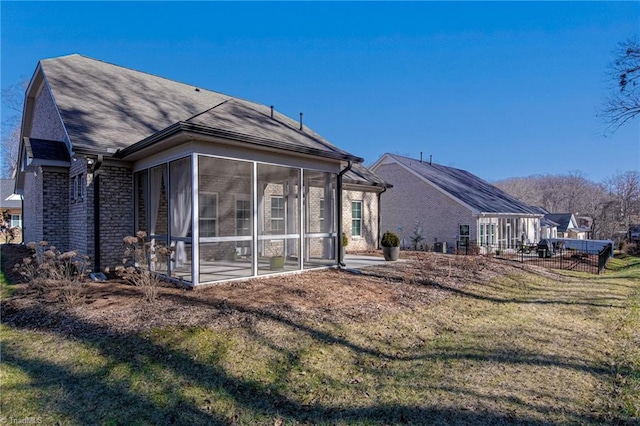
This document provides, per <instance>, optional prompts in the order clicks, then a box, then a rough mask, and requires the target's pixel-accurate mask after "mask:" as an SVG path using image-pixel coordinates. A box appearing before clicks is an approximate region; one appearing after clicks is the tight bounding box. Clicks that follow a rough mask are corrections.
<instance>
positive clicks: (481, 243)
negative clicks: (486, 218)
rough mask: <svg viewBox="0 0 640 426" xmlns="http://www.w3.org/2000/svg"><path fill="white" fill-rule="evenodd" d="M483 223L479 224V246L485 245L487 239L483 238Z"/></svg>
mask: <svg viewBox="0 0 640 426" xmlns="http://www.w3.org/2000/svg"><path fill="white" fill-rule="evenodd" d="M484 226H485V225H484V223H481V224H480V245H481V246H485V245H487V240H486V239H485V235H484Z"/></svg>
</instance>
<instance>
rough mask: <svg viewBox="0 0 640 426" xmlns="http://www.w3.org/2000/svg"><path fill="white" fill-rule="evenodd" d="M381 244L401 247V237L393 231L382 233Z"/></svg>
mask: <svg viewBox="0 0 640 426" xmlns="http://www.w3.org/2000/svg"><path fill="white" fill-rule="evenodd" d="M380 245H381V246H382V247H400V239H399V238H398V236H397V235H396V234H394V233H393V232H390V231H386V232H385V233H384V234H382V240H381V241H380Z"/></svg>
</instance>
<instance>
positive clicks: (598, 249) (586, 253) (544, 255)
mask: <svg viewBox="0 0 640 426" xmlns="http://www.w3.org/2000/svg"><path fill="white" fill-rule="evenodd" d="M456 254H460V255H484V256H491V257H495V258H498V259H505V260H512V261H516V262H521V263H527V264H531V265H536V266H542V267H544V268H549V269H566V270H569V271H582V272H589V273H592V274H599V273H601V272H602V271H604V269H605V267H606V266H607V262H608V261H609V259H610V258H611V256H612V254H613V245H611V244H606V245H604V246H594V245H593V244H588V243H587V242H586V241H585V243H584V245H583V246H582V247H581V244H579V243H578V244H575V242H574V244H572V245H571V246H566V245H565V244H564V243H563V242H562V241H555V242H553V243H552V245H550V246H547V247H544V246H538V245H537V244H523V245H519V246H518V247H515V248H509V247H504V246H501V245H498V244H495V245H479V244H477V243H474V242H470V243H469V244H458V247H457V249H456Z"/></svg>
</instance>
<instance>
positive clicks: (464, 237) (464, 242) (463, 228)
mask: <svg viewBox="0 0 640 426" xmlns="http://www.w3.org/2000/svg"><path fill="white" fill-rule="evenodd" d="M460 245H461V246H463V247H467V246H468V245H469V225H460Z"/></svg>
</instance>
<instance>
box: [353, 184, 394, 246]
mask: <svg viewBox="0 0 640 426" xmlns="http://www.w3.org/2000/svg"><path fill="white" fill-rule="evenodd" d="M385 195H386V193H385V194H384V195H382V197H383V198H384V197H385ZM352 201H362V235H361V236H359V237H358V236H353V235H352V219H353V218H352V214H351V213H352V212H351V203H352ZM342 231H343V232H344V233H345V234H347V238H349V245H348V246H347V248H346V251H347V252H355V251H364V250H375V249H376V248H378V195H377V193H375V192H368V191H354V190H343V191H342Z"/></svg>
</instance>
